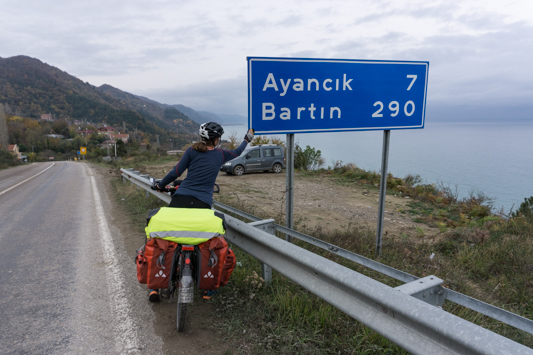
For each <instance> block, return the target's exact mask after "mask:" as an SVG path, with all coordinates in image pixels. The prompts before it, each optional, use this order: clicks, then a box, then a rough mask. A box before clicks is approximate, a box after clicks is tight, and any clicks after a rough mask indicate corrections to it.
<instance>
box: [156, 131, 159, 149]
mask: <svg viewBox="0 0 533 355" xmlns="http://www.w3.org/2000/svg"><path fill="white" fill-rule="evenodd" d="M156 136H157V147H158V148H159V134H157V135H156Z"/></svg>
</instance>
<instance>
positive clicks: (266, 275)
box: [248, 219, 276, 284]
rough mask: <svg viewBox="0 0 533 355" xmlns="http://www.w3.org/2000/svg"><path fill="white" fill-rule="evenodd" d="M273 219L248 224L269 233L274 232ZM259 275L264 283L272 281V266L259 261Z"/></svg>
mask: <svg viewBox="0 0 533 355" xmlns="http://www.w3.org/2000/svg"><path fill="white" fill-rule="evenodd" d="M274 222H275V221H274V220H273V219H265V220H262V221H257V222H250V223H248V224H249V225H250V226H254V227H256V228H259V229H262V230H264V231H265V232H267V233H269V234H276V228H275V226H274ZM261 277H262V278H263V280H265V284H269V283H270V282H272V268H271V267H270V266H268V265H267V264H265V263H261Z"/></svg>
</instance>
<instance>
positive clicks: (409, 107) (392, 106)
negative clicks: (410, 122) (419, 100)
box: [372, 100, 415, 117]
mask: <svg viewBox="0 0 533 355" xmlns="http://www.w3.org/2000/svg"><path fill="white" fill-rule="evenodd" d="M376 106H378V109H377V111H376V112H374V113H373V114H372V117H383V114H382V113H381V111H383V102H381V101H376V102H375V103H374V107H376ZM389 110H390V111H391V114H390V115H391V117H396V116H398V114H399V113H400V103H399V102H398V101H391V102H390V103H389ZM403 113H405V115H406V116H408V117H409V116H411V115H412V114H413V113H415V103H414V102H413V101H411V100H409V101H407V102H406V103H405V105H404V106H403Z"/></svg>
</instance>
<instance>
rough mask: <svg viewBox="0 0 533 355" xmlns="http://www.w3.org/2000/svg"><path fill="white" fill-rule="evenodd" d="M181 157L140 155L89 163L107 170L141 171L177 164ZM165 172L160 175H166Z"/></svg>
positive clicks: (97, 160) (153, 154) (96, 160)
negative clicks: (167, 164) (147, 167)
mask: <svg viewBox="0 0 533 355" xmlns="http://www.w3.org/2000/svg"><path fill="white" fill-rule="evenodd" d="M180 157H181V156H176V155H162V154H157V153H143V154H140V155H135V156H130V157H125V158H121V159H118V160H110V161H104V160H102V159H101V158H99V159H93V160H91V161H90V162H91V163H93V164H96V165H99V166H104V167H108V168H114V169H121V168H126V169H129V168H133V169H135V170H143V169H144V168H145V167H146V166H147V165H163V164H166V163H170V162H174V163H176V164H177V163H178V161H179V159H180ZM166 173H167V172H164V173H162V174H163V175H166Z"/></svg>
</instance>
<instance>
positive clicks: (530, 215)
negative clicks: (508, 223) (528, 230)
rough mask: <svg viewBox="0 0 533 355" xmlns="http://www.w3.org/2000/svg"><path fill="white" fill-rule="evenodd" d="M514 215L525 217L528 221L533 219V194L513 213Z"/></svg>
mask: <svg viewBox="0 0 533 355" xmlns="http://www.w3.org/2000/svg"><path fill="white" fill-rule="evenodd" d="M511 216H512V217H515V218H516V217H525V218H526V219H527V220H528V221H531V220H533V196H531V197H530V198H525V199H524V202H522V204H521V205H520V208H518V210H517V211H514V212H512V213H511Z"/></svg>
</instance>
